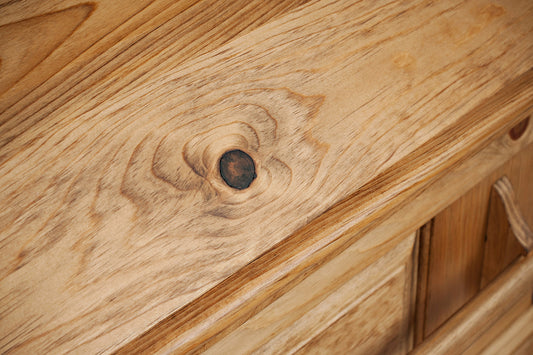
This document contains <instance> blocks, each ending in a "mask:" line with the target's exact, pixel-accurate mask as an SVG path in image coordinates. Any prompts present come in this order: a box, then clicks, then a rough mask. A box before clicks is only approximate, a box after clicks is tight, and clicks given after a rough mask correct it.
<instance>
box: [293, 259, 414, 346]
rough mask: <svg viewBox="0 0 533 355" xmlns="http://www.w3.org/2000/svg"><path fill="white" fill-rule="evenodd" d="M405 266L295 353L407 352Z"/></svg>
mask: <svg viewBox="0 0 533 355" xmlns="http://www.w3.org/2000/svg"><path fill="white" fill-rule="evenodd" d="M405 271H406V270H405V269H403V268H402V269H400V270H398V271H397V272H394V273H392V274H391V275H390V276H391V277H390V279H388V281H387V283H385V284H384V285H383V286H381V287H380V288H379V289H377V290H374V292H372V293H370V294H368V297H367V298H366V299H364V300H363V301H362V302H361V303H358V304H357V305H356V306H355V307H354V308H353V309H351V310H350V311H349V312H348V313H346V314H344V315H343V316H342V317H341V318H340V319H338V320H337V321H336V322H335V323H333V324H332V325H330V326H329V327H328V328H327V329H326V330H324V331H323V332H322V333H320V334H318V335H317V336H316V337H314V338H313V339H312V340H311V341H309V342H308V343H307V344H306V345H305V346H303V347H302V348H301V349H300V350H299V351H297V352H296V353H295V354H299V355H304V354H317V355H319V354H326V353H329V354H405V353H406V352H407V344H408V339H407V336H408V333H407V331H406V329H407V320H406V318H405V312H404V310H405V309H406V307H407V309H408V302H406V301H407V300H408V298H407V299H406V298H404V297H402V295H403V294H404V293H405V283H406V282H407V283H409V282H410V280H406V278H405V274H406V272H405Z"/></svg>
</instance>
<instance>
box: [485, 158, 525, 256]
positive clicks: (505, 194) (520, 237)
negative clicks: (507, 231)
mask: <svg viewBox="0 0 533 355" xmlns="http://www.w3.org/2000/svg"><path fill="white" fill-rule="evenodd" d="M532 163H533V161H532ZM532 166H533V165H530V164H528V165H526V166H524V167H523V168H522V169H520V171H524V170H525V171H527V172H528V171H530V170H533V167H532ZM528 176H531V177H533V173H530V174H528ZM529 181H532V180H529ZM494 189H495V190H496V191H497V192H498V195H499V197H500V199H501V201H502V203H503V206H504V208H505V214H506V216H507V220H508V223H509V226H510V227H511V231H512V232H513V235H514V236H515V238H516V240H517V241H518V242H519V243H520V245H521V246H522V247H523V248H524V249H525V250H526V251H530V250H531V249H533V232H532V231H531V228H530V227H529V224H528V223H527V222H526V220H525V219H524V214H523V213H522V211H521V209H520V206H519V205H518V200H517V198H516V196H515V192H514V188H513V185H512V183H511V181H509V178H507V176H503V177H501V178H500V179H499V180H498V181H496V182H495V183H494ZM520 192H521V191H520ZM528 192H529V191H528ZM528 207H529V206H528ZM526 212H529V210H526Z"/></svg>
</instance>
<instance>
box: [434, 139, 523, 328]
mask: <svg viewBox="0 0 533 355" xmlns="http://www.w3.org/2000/svg"><path fill="white" fill-rule="evenodd" d="M502 176H507V177H509V179H510V181H512V182H511V184H512V186H513V189H515V190H516V199H517V205H519V206H520V210H521V211H523V214H524V218H525V222H526V223H528V224H531V223H533V187H532V186H531V183H530V181H533V147H531V146H529V147H527V148H525V149H524V150H523V151H521V152H520V153H519V154H518V155H517V156H516V157H514V158H513V159H512V160H510V161H509V162H506V163H505V164H504V165H503V166H501V167H500V168H498V169H496V170H495V171H493V172H492V173H491V174H489V175H488V176H487V177H486V178H485V179H484V180H483V181H482V182H480V183H479V184H478V185H477V186H476V187H475V188H473V189H472V190H470V191H469V192H468V193H467V194H465V195H464V196H462V197H461V198H460V199H459V200H458V201H456V202H454V203H453V204H452V205H450V206H449V207H447V208H446V209H445V210H444V211H443V212H441V213H440V214H438V215H437V216H436V217H435V219H434V222H433V223H434V225H433V229H432V230H433V233H432V235H431V238H430V245H431V246H430V250H429V254H430V255H431V258H430V263H429V265H428V270H429V272H428V280H429V282H428V286H427V291H426V292H427V299H426V304H425V306H424V307H425V312H424V313H425V320H424V337H427V336H428V335H430V334H431V333H432V332H433V331H434V330H435V329H437V328H438V327H439V326H440V325H441V324H443V323H444V322H445V321H446V320H447V319H448V318H449V317H450V316H451V315H452V314H454V313H455V312H456V311H457V310H458V309H460V308H461V307H462V306H463V305H464V304H466V303H467V302H468V301H469V300H470V299H472V297H474V296H475V295H476V294H477V293H478V292H479V290H480V289H482V288H483V287H485V286H486V285H487V284H488V283H490V282H491V281H492V280H494V279H495V277H496V276H498V275H499V274H500V273H501V272H502V271H503V270H504V269H505V268H506V267H507V266H508V265H510V264H511V263H512V262H513V261H514V260H516V259H517V258H518V257H519V256H520V255H521V254H523V253H524V249H523V248H522V247H521V246H520V244H519V243H518V242H517V241H516V237H515V236H514V234H513V233H512V231H510V230H508V229H507V228H503V229H502V228H501V227H499V226H500V225H501V226H508V225H509V222H508V219H507V218H508V217H507V214H506V213H505V211H504V210H501V209H500V210H499V212H500V213H498V210H497V208H498V205H497V204H498V200H497V199H496V200H495V199H494V196H493V198H492V199H491V198H490V196H491V191H492V187H493V185H494V183H495V182H496V181H498V180H499V179H500V178H501V177H502ZM489 201H490V203H489ZM502 213H503V214H502ZM507 246H508V247H507ZM502 254H503V255H502Z"/></svg>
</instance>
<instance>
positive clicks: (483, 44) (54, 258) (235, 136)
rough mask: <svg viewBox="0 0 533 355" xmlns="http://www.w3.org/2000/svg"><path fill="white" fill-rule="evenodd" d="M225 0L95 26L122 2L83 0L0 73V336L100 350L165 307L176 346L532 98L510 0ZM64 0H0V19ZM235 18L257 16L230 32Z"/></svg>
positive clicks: (397, 199)
mask: <svg viewBox="0 0 533 355" xmlns="http://www.w3.org/2000/svg"><path fill="white" fill-rule="evenodd" d="M231 3H232V4H237V5H236V7H235V8H234V7H231V6H230V5H229V4H230V2H217V4H221V5H220V7H219V6H212V5H214V4H215V3H214V2H213V1H205V2H192V1H179V2H153V3H150V4H149V5H148V6H147V7H146V11H144V10H143V11H140V12H138V15H133V14H131V16H129V17H127V20H125V21H123V22H120V21H118V22H113V21H111V20H110V21H111V22H113V23H112V24H111V25H109V26H108V25H107V22H106V21H107V20H108V19H109V18H112V17H114V15H113V14H114V13H115V12H117V11H119V12H120V11H122V10H123V9H126V8H127V10H124V13H126V12H127V11H130V10H131V11H134V10H132V9H133V8H134V7H133V6H132V7H130V8H128V6H127V5H124V2H115V1H110V0H109V1H107V2H106V1H100V2H98V3H96V7H95V9H94V11H92V12H90V16H89V17H88V18H87V19H86V20H84V21H83V22H81V24H80V25H79V26H78V27H76V24H75V23H76V21H77V20H76V19H78V20H79V19H80V18H83V16H85V15H84V14H85V13H89V11H86V12H83V11H81V10H79V9H78V12H77V13H76V14H77V15H76V16H73V18H72V22H73V23H74V24H73V23H72V22H69V28H76V30H74V32H73V34H74V35H73V36H71V37H68V38H67V39H66V40H65V41H63V42H62V43H64V46H60V47H57V49H55V50H54V51H53V52H51V54H50V56H48V57H46V58H47V59H45V60H46V61H49V62H50V63H51V64H46V65H49V66H46V65H45V62H44V61H43V62H40V63H42V66H41V64H39V65H38V66H39V67H40V69H38V70H37V69H35V70H36V71H34V70H30V71H27V70H28V68H27V67H25V68H23V67H22V66H21V68H20V71H19V72H18V73H16V75H15V76H14V77H13V78H15V79H13V78H11V79H9V80H10V81H9V83H8V84H7V85H6V86H9V88H8V91H6V92H5V93H4V94H3V95H2V99H6V101H3V104H4V103H5V106H2V107H3V108H5V109H4V110H3V111H2V113H1V116H0V123H1V127H0V136H1V139H2V142H1V145H2V147H1V149H0V202H1V204H2V206H5V208H3V209H2V211H1V212H0V248H1V249H0V252H1V254H2V256H3V258H2V259H0V270H1V278H0V280H1V281H0V290H1V294H2V296H3V298H2V300H3V302H2V304H1V307H2V308H0V311H1V312H2V318H1V327H0V328H1V329H2V331H3V332H5V336H3V337H2V338H1V339H2V340H1V342H0V349H1V351H8V350H10V351H15V350H17V351H20V352H38V351H45V352H48V351H49V352H52V351H57V352H69V351H79V352H94V351H103V352H109V351H112V350H113V349H116V348H117V347H119V346H120V345H122V344H125V343H127V342H128V341H129V340H131V339H133V338H134V337H136V336H137V335H139V334H141V333H142V332H144V331H145V330H146V329H147V328H148V327H150V326H152V325H154V324H156V323H157V322H159V321H161V320H163V319H165V317H167V316H169V317H170V318H169V319H172V320H173V321H172V322H170V324H171V326H168V325H169V323H165V325H166V326H167V330H166V331H165V332H159V333H160V336H161V337H162V338H164V339H165V340H168V339H167V338H165V337H166V336H168V338H170V339H178V340H177V342H180V344H174V345H175V346H176V347H179V346H181V345H183V344H185V345H184V346H185V347H193V348H194V346H195V345H198V343H201V342H202V341H205V339H206V336H207V335H212V332H215V333H216V332H218V331H219V329H215V328H216V326H214V327H210V326H206V323H204V322H207V323H208V324H209V323H210V322H211V321H212V320H213V319H220V318H224V317H225V316H226V315H228V314H232V313H231V312H233V310H234V308H232V307H240V305H241V299H247V298H246V297H243V293H247V292H248V294H246V296H249V295H250V294H253V293H255V292H256V290H257V289H261V290H263V289H264V288H269V287H272V288H275V287H279V288H283V287H285V286H286V285H285V284H284V282H289V281H287V280H290V279H291V277H288V276H287V275H291V274H294V275H298V276H295V277H300V276H299V270H298V268H307V267H309V268H310V269H312V268H313V267H318V266H309V265H307V264H306V266H300V265H302V264H305V263H310V264H318V263H320V262H323V261H321V260H322V259H320V258H318V257H317V256H318V254H320V253H323V254H321V256H324V255H326V254H327V255H328V256H329V255H331V256H333V255H334V254H335V253H338V251H337V250H341V249H342V248H344V245H345V242H346V240H344V239H343V240H341V241H339V243H337V244H332V243H333V242H335V241H337V239H339V238H340V236H342V235H343V233H344V232H345V231H346V230H348V229H351V228H353V229H356V230H358V231H359V232H358V233H363V232H364V231H367V230H368V229H370V228H371V226H373V225H375V224H377V221H378V220H380V219H382V218H384V217H385V216H387V215H390V214H391V213H392V211H393V210H394V209H395V208H397V207H398V206H399V205H401V204H402V203H404V202H405V201H406V200H408V199H409V198H411V197H413V196H415V195H416V194H417V193H418V192H419V191H420V190H421V189H423V188H424V187H425V185H427V184H429V183H430V181H432V179H433V178H434V177H436V176H438V175H439V174H442V173H443V171H445V170H446V169H448V168H450V167H452V166H455V165H456V164H458V163H459V162H461V161H462V160H463V159H466V158H467V157H470V156H471V155H473V154H474V153H475V152H477V151H479V150H480V149H481V148H483V147H485V146H486V145H487V144H488V143H489V142H490V141H491V140H492V139H494V138H495V137H497V135H498V134H499V133H500V131H501V130H503V129H506V128H508V126H509V125H511V124H512V123H513V120H514V119H515V118H516V115H517V114H519V113H522V112H524V111H526V110H528V109H529V108H530V107H531V104H532V101H533V95H532V92H533V71H532V70H531V68H532V67H533V56H532V55H531V54H532V51H533V46H532V44H531V41H529V40H528V39H529V38H530V36H531V33H532V26H533V24H532V22H531V21H529V18H530V17H531V14H532V12H533V4H531V2H530V1H526V0H516V1H513V0H507V1H505V2H501V4H494V3H492V2H490V1H488V0H471V1H466V2H465V1H459V0H454V1H447V2H431V1H424V0H419V1H413V2H396V1H388V0H381V1H367V0H365V1H361V2H353V1H348V0H323V1H313V2H310V3H308V4H307V5H305V6H303V7H298V8H296V9H294V11H292V12H287V11H283V13H279V16H277V17H276V18H275V19H273V20H270V14H275V13H276V11H270V10H269V8H268V7H267V6H268V5H270V4H274V5H273V6H274V7H275V4H277V2H268V4H267V5H266V6H265V2H264V1H261V2H259V1H257V2H245V1H242V2H241V1H240V2H231ZM249 3H252V8H250V14H247V12H246V11H241V9H242V8H245V6H248V4H249ZM33 4H38V5H36V6H30V5H33ZM50 4H51V5H50ZM72 4H73V5H79V3H67V2H38V1H33V2H31V1H18V2H12V1H10V2H7V3H2V8H1V9H2V18H3V19H4V21H5V22H3V24H5V25H7V26H11V25H10V24H13V23H16V22H17V21H22V20H30V19H32V18H34V17H37V16H41V15H42V16H45V15H46V16H45V18H46V19H47V20H46V21H52V20H51V19H53V18H55V17H49V16H48V14H52V13H55V12H58V11H63V10H65V9H67V8H69V5H72ZM91 4H94V3H91ZM128 4H129V3H128ZM141 4H144V3H141ZM292 4H293V3H289V4H287V6H286V8H287V9H288V8H292ZM294 4H296V3H294ZM12 6H13V7H12ZM239 6H243V7H242V8H241V7H239ZM226 7H229V8H231V9H232V11H229V12H226V11H225V9H226ZM83 8H85V7H83ZM280 8H284V7H283V6H282V7H280ZM28 9H29V10H28ZM106 9H107V11H106ZM263 9H266V10H265V11H266V12H267V13H266V14H264V13H263V14H264V15H261V14H262V10H263ZM26 10H27V11H26ZM80 11H81V12H82V13H81V15H80V13H79V12H80ZM58 13H59V12H58ZM97 14H98V16H97ZM257 14H259V15H260V16H259V17H257V16H256V15H257ZM226 15H228V16H229V17H227V16H226ZM247 15H249V16H247ZM117 16H118V15H117ZM120 16H122V13H121V14H120ZM120 16H119V17H120ZM117 18H118V17H117ZM120 18H122V17H120ZM213 18H214V19H215V22H212V21H209V20H210V19H213ZM243 18H244V19H245V20H244V21H243V20H242V19H243ZM254 19H255V20H254ZM263 19H268V23H263V22H262V21H263ZM421 19H423V20H422V21H421ZM219 20H221V21H222V22H221V25H220V26H219V25H218V22H217V21H219ZM248 20H250V21H252V22H253V23H261V24H263V25H262V26H260V27H254V26H251V27H252V28H254V30H251V31H249V32H248V33H246V34H242V35H241V32H239V28H241V27H240V24H241V23H243V24H244V25H245V26H246V25H248V24H249V22H248ZM32 21H33V20H32ZM43 21H44V20H43ZM54 21H55V20H54ZM58 23H59V24H62V21H59V22H58ZM117 23H120V25H117ZM91 24H92V25H91ZM47 26H48V25H47ZM116 26H118V27H116ZM31 27H32V28H33V26H31ZM45 27H46V26H45ZM6 28H7V27H6ZM12 28H13V27H11V30H9V31H12ZM114 28H117V30H116V31H114V30H113V29H114ZM101 29H104V30H101ZM4 30H5V28H4ZM233 30H236V32H233ZM106 31H108V32H106ZM43 32H44V30H43ZM60 32H61V31H58V32H57V35H58V38H59V37H61V36H63V37H64V36H66V34H65V33H64V32H61V33H60ZM67 32H68V31H67ZM245 32H246V31H245ZM93 33H96V37H92V34H93ZM221 33H229V37H225V36H222V37H218V34H221ZM237 34H239V35H237ZM99 36H100V37H99ZM25 38H27V37H25ZM21 41H22V42H24V41H25V40H24V39H21ZM60 41H61V39H57V38H56V41H55V42H54V43H46V45H43V50H45V49H46V51H48V50H50V49H49V48H51V47H54V46H55V45H57V43H59V42H60ZM78 42H80V43H81V44H78ZM205 42H210V43H214V44H213V46H207V47H206V48H205V51H202V50H203V49H204V45H205ZM428 42H429V43H434V44H435V47H434V49H433V50H428V46H427V45H425V44H426V43H428ZM79 46H82V47H83V46H88V47H84V48H85V50H84V48H81V47H79ZM26 47H27V48H28V50H30V49H31V50H32V51H33V49H34V48H35V47H34V46H31V45H28V46H26ZM70 47H72V52H70V51H69V48H70ZM80 48H81V49H80ZM189 50H190V51H189ZM80 52H81V53H82V54H80V57H76V58H73V57H72V55H71V54H70V53H73V55H74V56H75V55H76V53H80ZM443 52H446V53H447V55H441V54H442V53H443ZM8 53H9V51H8ZM180 53H184V57H180ZM60 54H62V55H64V56H63V57H61V58H59V57H58V56H59V55H60ZM17 55H18V54H17ZM42 56H43V55H41V57H42ZM49 58H52V59H49ZM4 62H5V63H8V61H6V60H5V59H2V63H4ZM12 62H13V61H11V62H10V63H12ZM56 63H59V64H58V65H62V66H63V67H62V69H60V68H59V67H55V65H56ZM126 63H127V65H126ZM0 65H4V64H0ZM5 65H6V66H7V64H5ZM9 67H10V68H12V67H13V65H12V64H9ZM35 68H37V67H35ZM46 68H48V69H46ZM17 70H18V69H17ZM48 70H49V71H48ZM58 70H59V71H58ZM25 72H27V73H26V74H24V73H25ZM21 73H23V74H21ZM34 73H37V74H34ZM46 79H48V80H46ZM14 80H17V81H16V83H14V84H13V81H14ZM44 80H46V81H44ZM236 148H239V149H244V150H246V151H248V152H249V154H250V155H251V156H252V157H253V158H254V160H255V162H256V164H257V168H258V169H257V170H258V173H257V180H256V181H255V182H254V183H253V184H252V185H251V186H250V188H249V189H247V190H244V191H242V192H240V193H239V192H236V191H234V190H233V189H231V188H229V187H228V186H226V185H225V184H224V182H223V181H222V179H221V178H220V176H219V174H218V171H217V162H218V160H219V158H220V156H221V155H222V154H223V153H224V152H225V151H226V150H228V149H236ZM348 196H351V198H349V199H346V197H348ZM342 200H344V201H345V202H342V203H339V201H342ZM328 210H329V213H328V214H327V215H326V216H325V217H318V216H321V215H322V214H323V213H324V212H325V211H328ZM332 216H334V217H332ZM348 216H349V217H350V218H348ZM337 217H338V218H337ZM315 218H316V221H317V222H316V223H315V224H313V226H311V227H304V226H306V225H308V224H309V222H310V221H311V220H313V219H315ZM339 219H340V220H342V221H343V222H342V223H343V225H342V226H337V225H335V226H331V227H327V226H324V225H323V224H326V225H331V224H332V223H331V220H334V221H338V220H339ZM333 229H335V232H332V230H333ZM310 231H312V233H309V232H310ZM295 233H296V234H295ZM291 236H292V237H291ZM354 238H355V237H354V236H353V235H352V236H351V237H350V239H354ZM330 244H332V245H333V246H331V247H329V248H327V247H326V246H329V245H330ZM346 244H349V243H347V242H346ZM274 246H275V248H274V249H272V248H273V247H274ZM341 246H342V247H341ZM269 250H272V253H273V254H270V255H267V251H269ZM324 250H326V251H327V252H326V251H324ZM328 252H329V253H330V254H328ZM315 257H317V258H316V259H314V258H315ZM317 260H320V261H317ZM266 261H268V262H266ZM263 263H264V264H263ZM251 264H253V266H250V267H249V268H248V265H251ZM258 265H259V266H260V267H259V268H258V269H257V270H256V269H254V267H257V266H258ZM239 270H244V271H242V272H241V271H239ZM250 270H255V271H254V272H249V271H250ZM295 270H296V271H295ZM237 271H239V272H238V273H237V274H236V272H237ZM293 271H294V273H293ZM297 271H298V272H297ZM280 279H283V280H284V281H281V283H280V284H279V285H277V286H272V285H273V282H270V281H273V280H276V281H277V280H280ZM228 280H229V281H228ZM265 280H267V281H268V282H266V283H264V282H263V281H265ZM244 285H246V286H244ZM258 285H259V286H258ZM265 285H267V286H265ZM217 286H219V288H216V289H215V287H217ZM221 296H223V297H221ZM226 296H227V297H226ZM199 297H204V298H201V299H200V298H199ZM271 298H275V297H274V296H272V297H271ZM206 300H207V301H206ZM222 300H224V302H222ZM226 300H227V301H226ZM269 300H270V299H269ZM263 301H264V299H263V300H262V301H257V302H259V303H261V302H263ZM226 302H227V303H226ZM232 302H233V303H232ZM254 302H255V301H254ZM228 303H229V304H230V305H229V306H228ZM252 303H253V302H252ZM268 303H269V302H267V301H264V304H268ZM262 306H264V305H263V304H262ZM220 309H223V311H220ZM228 309H229V310H231V311H228ZM219 311H220V312H219ZM217 312H218V313H217ZM253 312H256V311H250V313H253ZM213 314H215V315H214V316H213ZM172 317H174V318H172ZM245 318H246V317H244V316H243V317H242V318H241V319H245ZM183 323H185V325H183ZM237 323H238V322H237ZM220 324H221V325H220V326H219V325H217V326H219V327H222V326H223V325H224V324H225V323H224V322H221V323H220ZM176 329H178V332H181V334H182V335H183V333H187V334H186V335H183V336H180V337H176V336H175V335H176ZM206 329H207V330H206ZM3 335H4V334H3ZM143 339H144V338H143ZM158 339H161V338H153V339H152V341H149V342H145V345H146V346H147V347H149V346H151V345H154V344H156V343H157V340H158ZM169 341H170V340H169ZM137 345H138V344H137V343H133V345H132V346H137ZM154 346H156V347H157V345H154ZM136 349H139V347H137V348H136Z"/></svg>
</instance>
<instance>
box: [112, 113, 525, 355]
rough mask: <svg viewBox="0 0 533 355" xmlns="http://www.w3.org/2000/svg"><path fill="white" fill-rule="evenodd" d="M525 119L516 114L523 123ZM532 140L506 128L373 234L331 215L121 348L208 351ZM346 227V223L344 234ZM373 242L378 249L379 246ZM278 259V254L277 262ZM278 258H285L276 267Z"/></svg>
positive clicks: (437, 206)
mask: <svg viewBox="0 0 533 355" xmlns="http://www.w3.org/2000/svg"><path fill="white" fill-rule="evenodd" d="M523 117H524V116H522V115H520V116H518V117H516V122H518V121H520V120H521V119H522V118H523ZM531 143H533V130H528V131H526V132H525V134H524V135H523V136H522V138H520V139H519V140H516V141H515V140H512V139H510V138H509V136H508V134H507V132H506V131H505V132H502V135H501V137H499V138H498V139H495V140H494V141H493V142H492V143H491V144H490V145H489V146H488V147H486V148H485V149H483V150H482V151H480V152H479V153H477V154H475V155H473V156H468V157H465V158H464V160H463V161H462V162H460V163H459V164H457V165H455V166H453V167H451V168H450V169H447V170H446V171H445V172H443V173H442V174H441V175H439V178H438V179H436V180H435V181H433V182H432V184H429V185H427V186H425V187H424V189H421V190H419V194H418V195H413V196H412V198H411V199H410V200H408V201H406V202H405V203H403V204H402V205H400V206H399V207H398V208H397V210H396V211H395V212H394V213H393V214H388V215H385V216H383V217H382V218H380V219H379V223H378V224H376V225H375V226H374V227H373V228H372V229H371V230H370V231H368V230H365V229H361V228H360V227H359V225H358V224H357V223H353V219H354V218H355V216H356V214H357V212H356V211H357V210H356V209H355V208H353V205H349V204H348V205H345V207H344V208H342V209H338V210H337V209H334V210H332V211H330V212H328V213H326V214H324V215H323V216H322V217H323V220H322V221H321V223H318V224H315V223H311V224H310V225H309V228H307V229H304V230H303V231H302V232H301V233H299V234H297V235H296V236H295V238H294V239H293V240H296V241H298V242H297V243H291V244H282V245H280V246H279V248H277V249H275V250H274V251H273V252H272V253H269V254H266V255H264V256H263V257H261V258H259V259H258V260H256V261H254V262H253V263H251V264H250V265H249V266H248V267H246V268H244V269H242V270H241V271H240V272H238V273H236V274H235V275H234V277H232V278H230V279H228V280H227V283H223V284H222V285H220V287H217V288H215V289H214V290H213V292H212V293H208V294H206V295H205V296H204V297H201V298H200V299H199V300H198V302H197V303H195V304H193V305H191V306H190V307H186V308H185V309H183V310H182V311H180V312H176V313H175V314H174V315H172V316H171V317H169V318H167V319H166V320H165V321H163V322H161V323H159V324H158V325H157V326H155V327H153V328H152V329H150V330H149V331H148V332H146V333H145V334H143V336H141V337H139V338H138V339H136V340H135V341H133V342H131V343H130V344H128V345H127V346H125V347H124V348H122V349H121V351H120V353H122V354H129V353H131V352H132V351H136V350H139V349H142V350H143V351H150V352H155V351H158V350H162V349H167V350H168V349H172V350H176V351H178V352H186V351H190V350H191V349H204V347H205V346H207V345H208V344H212V343H213V341H216V340H219V339H221V338H223V337H224V336H225V335H227V334H229V333H230V332H231V331H232V330H233V329H235V328H236V327H239V326H240V325H241V324H242V323H244V322H245V321H246V320H247V319H249V318H250V317H252V316H253V315H254V314H257V313H258V312H260V311H261V310H262V309H263V308H264V307H266V306H267V305H268V304H270V303H271V302H272V300H273V299H274V300H275V299H276V298H277V297H280V295H282V294H284V293H285V292H287V291H288V290H290V289H291V288H292V287H294V286H295V285H296V284H297V283H298V282H299V281H301V280H302V277H303V278H305V277H306V275H308V274H309V273H310V272H311V271H312V270H314V269H316V268H317V267H318V266H319V265H322V264H323V263H324V261H325V260H328V258H329V256H330V255H335V251H338V250H343V249H344V246H347V245H350V244H351V243H353V242H354V241H357V240H359V239H361V238H364V239H367V240H369V241H376V240H382V241H383V242H384V241H386V240H388V239H390V238H392V237H397V236H399V235H405V234H406V233H408V232H409V231H412V230H414V229H417V228H419V227H420V225H422V224H423V223H424V222H425V221H427V220H428V219H430V218H431V217H433V216H434V215H436V214H437V213H439V212H440V211H442V210H443V209H445V208H446V206H448V205H449V204H450V203H452V202H453V200H454V199H455V197H456V196H461V195H463V194H465V193H466V192H468V191H469V190H470V189H471V188H472V187H474V186H475V185H477V184H478V183H479V182H481V181H482V180H483V179H484V178H485V177H486V176H487V175H488V174H490V173H491V172H492V171H494V170H495V169H496V168H498V167H500V166H502V165H503V164H504V162H506V161H508V160H509V159H510V158H512V157H513V156H516V154H517V153H518V152H520V151H521V150H522V149H524V148H525V147H527V146H528V145H530V144H531ZM351 201H354V200H351ZM341 212H342V213H341ZM339 226H342V227H341V231H342V233H341V232H340V231H339V229H338V228H339ZM298 237H301V238H300V239H298ZM333 238H334V239H333ZM370 243H371V245H372V243H373V242H370ZM288 251H293V252H294V256H293V257H292V258H290V259H287V258H285V257H286V256H287V252H288ZM272 255H276V257H274V258H272V257H271V256H272ZM278 259H281V260H282V261H281V262H279V263H278V262H276V261H277V260H278ZM274 265H277V266H279V267H273V266H274ZM235 284H238V285H240V286H239V288H235V287H230V286H231V285H235ZM220 300H224V302H223V303H221V302H220ZM195 312H197V313H196V314H195ZM191 314H192V316H191ZM214 339H215V340H214Z"/></svg>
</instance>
